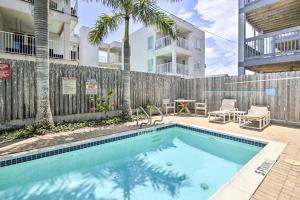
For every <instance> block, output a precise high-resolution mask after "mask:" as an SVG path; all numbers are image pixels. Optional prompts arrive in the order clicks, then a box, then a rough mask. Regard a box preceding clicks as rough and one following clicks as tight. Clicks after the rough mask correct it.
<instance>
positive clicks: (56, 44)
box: [49, 40, 64, 59]
mask: <svg viewBox="0 0 300 200" xmlns="http://www.w3.org/2000/svg"><path fill="white" fill-rule="evenodd" d="M49 56H50V58H59V59H63V58H64V45H63V42H62V41H60V40H49Z"/></svg>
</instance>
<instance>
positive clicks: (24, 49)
mask: <svg viewBox="0 0 300 200" xmlns="http://www.w3.org/2000/svg"><path fill="white" fill-rule="evenodd" d="M77 1H78V0H49V6H50V10H49V57H50V62H67V63H78V59H79V54H78V51H79V37H78V36H76V35H75V34H74V33H73V32H74V28H75V26H76V24H77V22H78V18H77V12H78V9H77V6H78V2H77ZM33 8H34V7H33V0H9V1H8V0H0V58H9V59H23V60H34V56H35V53H36V51H35V36H34V27H33Z"/></svg>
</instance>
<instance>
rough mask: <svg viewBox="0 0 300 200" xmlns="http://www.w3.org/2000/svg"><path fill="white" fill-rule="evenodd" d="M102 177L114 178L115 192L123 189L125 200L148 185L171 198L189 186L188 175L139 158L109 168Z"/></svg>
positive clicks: (128, 199)
mask: <svg viewBox="0 0 300 200" xmlns="http://www.w3.org/2000/svg"><path fill="white" fill-rule="evenodd" d="M102 175H104V176H106V177H112V182H113V183H114V187H113V190H117V189H121V190H122V191H123V200H130V199H131V196H132V195H133V194H134V190H135V188H137V187H141V186H142V187H147V186H148V185H147V184H150V185H151V186H152V188H153V190H155V191H160V192H166V193H168V194H169V195H170V196H171V197H175V196H177V195H178V194H179V192H180V189H181V188H182V187H185V186H189V183H188V182H189V181H188V177H187V176H186V175H184V174H179V173H178V172H173V171H171V170H166V169H163V168H162V167H158V166H155V165H152V164H150V163H148V162H145V161H144V159H141V158H138V157H135V158H133V159H130V160H129V161H126V162H121V163H119V164H118V165H115V166H111V167H108V168H107V171H106V172H105V173H104V174H102Z"/></svg>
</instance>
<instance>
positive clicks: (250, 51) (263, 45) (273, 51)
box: [245, 27, 300, 60]
mask: <svg viewBox="0 0 300 200" xmlns="http://www.w3.org/2000/svg"><path fill="white" fill-rule="evenodd" d="M298 53H300V27H295V28H290V29H285V30H282V31H278V32H273V33H268V34H264V35H260V36H256V37H252V38H248V39H246V41H245V59H246V60H247V59H253V58H268V57H275V56H287V55H292V54H298Z"/></svg>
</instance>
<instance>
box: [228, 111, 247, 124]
mask: <svg viewBox="0 0 300 200" xmlns="http://www.w3.org/2000/svg"><path fill="white" fill-rule="evenodd" d="M246 113H247V112H246V111H238V110H236V111H231V112H230V114H233V121H234V122H239V120H240V117H241V116H243V115H245V114H246Z"/></svg>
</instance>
